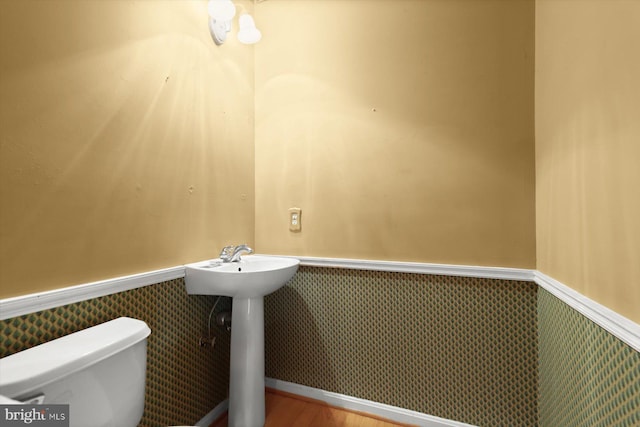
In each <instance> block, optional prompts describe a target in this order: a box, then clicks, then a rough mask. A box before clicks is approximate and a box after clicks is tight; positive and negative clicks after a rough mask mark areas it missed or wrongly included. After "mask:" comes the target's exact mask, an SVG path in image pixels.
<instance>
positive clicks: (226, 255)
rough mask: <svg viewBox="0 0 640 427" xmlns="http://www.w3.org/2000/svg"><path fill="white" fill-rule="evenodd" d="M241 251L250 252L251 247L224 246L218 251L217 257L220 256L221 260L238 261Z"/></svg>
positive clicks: (251, 250)
mask: <svg viewBox="0 0 640 427" xmlns="http://www.w3.org/2000/svg"><path fill="white" fill-rule="evenodd" d="M242 252H246V253H248V254H252V253H253V249H251V248H250V247H249V246H247V245H238V246H225V247H224V248H222V250H221V251H220V255H219V256H218V258H220V259H221V260H222V262H238V261H240V254H241V253H242Z"/></svg>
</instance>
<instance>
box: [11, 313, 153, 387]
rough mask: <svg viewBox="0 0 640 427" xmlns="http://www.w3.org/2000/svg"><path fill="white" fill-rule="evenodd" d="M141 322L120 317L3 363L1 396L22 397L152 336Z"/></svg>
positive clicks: (18, 355)
mask: <svg viewBox="0 0 640 427" xmlns="http://www.w3.org/2000/svg"><path fill="white" fill-rule="evenodd" d="M150 333H151V329H149V327H148V326H147V324H146V323H145V322H143V321H142V320H137V319H131V318H129V317H120V318H118V319H114V320H110V321H108V322H105V323H102V324H100V325H96V326H93V327H90V328H87V329H83V330H81V331H78V332H74V333H72V334H69V335H66V336H64V337H61V338H58V339H55V340H53V341H49V342H46V343H44V344H40V345H38V346H35V347H32V348H29V349H27V350H23V351H21V352H18V353H15V354H12V355H11V356H7V357H3V358H2V359H0V394H2V395H5V396H8V397H20V396H22V395H23V394H25V393H29V392H31V391H33V390H35V389H37V388H38V387H42V386H44V385H46V384H49V383H51V382H53V381H56V380H58V379H60V378H62V377H65V376H67V375H70V374H72V373H74V372H77V371H80V370H82V369H84V368H86V367H88V366H91V365H93V364H94V363H97V362H99V361H101V360H103V359H105V358H107V357H109V356H111V355H113V354H115V353H117V352H119V351H122V350H124V349H126V348H127V347H130V346H132V345H134V344H136V343H138V342H140V341H142V340H144V339H145V338H146V337H148V336H149V334H150Z"/></svg>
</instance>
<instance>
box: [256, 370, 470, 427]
mask: <svg viewBox="0 0 640 427" xmlns="http://www.w3.org/2000/svg"><path fill="white" fill-rule="evenodd" d="M265 386H267V387H270V388H273V389H276V390H280V391H284V392H287V393H292V394H297V395H299V396H303V397H307V398H310V399H315V400H319V401H322V402H325V403H326V404H328V405H331V406H335V407H338V408H342V409H348V410H350V411H358V412H364V413H366V414H371V415H375V416H378V417H381V418H385V419H388V420H391V421H395V422H398V423H403V424H413V425H418V426H423V427H473V426H472V425H471V424H465V423H462V422H459V421H453V420H447V419H445V418H439V417H435V416H433V415H428V414H423V413H421V412H416V411H411V410H408V409H404V408H398V407H396V406H391V405H386V404H384V403H378V402H373V401H371V400H366V399H359V398H357V397H351V396H346V395H344V394H339V393H333V392H330V391H325V390H321V389H318V388H313V387H307V386H304V385H300V384H295V383H290V382H288V381H281V380H277V379H274V378H265Z"/></svg>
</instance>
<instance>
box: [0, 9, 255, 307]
mask: <svg viewBox="0 0 640 427" xmlns="http://www.w3.org/2000/svg"><path fill="white" fill-rule="evenodd" d="M244 5H245V7H248V8H252V7H253V6H252V2H244ZM234 39H235V38H234ZM252 49H253V48H252V47H248V46H243V45H240V44H239V43H238V42H237V41H235V40H231V41H230V42H229V43H228V44H226V45H225V46H224V47H223V48H218V47H216V46H215V45H214V43H213V42H212V40H211V37H210V35H209V30H208V27H207V10H206V2H204V1H187V0H184V1H171V0H165V1H163V0H147V1H140V2H130V1H88V0H86V1H61V0H56V1H53V0H52V1H41V2H33V1H23V0H11V1H6V0H5V1H2V2H0V52H1V55H0V204H1V207H0V297H8V296H13V295H18V294H24V293H29V292H34V291H40V290H45V289H52V288H57V287H61V286H69V285H74V284H77V283H84V282H87V281H92V280H97V279H102V278H112V277H115V276H119V275H124V274H130V273H136V272H143V271H149V270H153V269H157V268H161V267H169V266H174V265H179V264H181V263H184V262H187V261H195V260H197V259H205V258H209V257H211V256H215V255H217V252H218V251H219V248H220V247H222V246H223V245H224V244H227V243H230V242H242V241H246V242H248V243H253V235H254V233H253V226H254V219H253V214H254V206H253V203H254V202H253V200H254V185H253V177H254V173H253V161H254V151H253V140H254V138H253V129H254V126H253V120H254V118H253V96H254V87H253V85H254V82H253V51H252Z"/></svg>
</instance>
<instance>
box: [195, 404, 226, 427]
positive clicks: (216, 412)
mask: <svg viewBox="0 0 640 427" xmlns="http://www.w3.org/2000/svg"><path fill="white" fill-rule="evenodd" d="M228 410H229V399H225V400H223V401H222V402H220V403H218V405H217V406H216V407H215V408H213V409H212V410H211V412H209V413H208V414H207V415H205V416H204V417H203V418H202V419H201V420H200V421H198V422H197V423H196V426H198V427H209V426H210V425H211V423H213V422H214V421H215V420H217V419H218V418H220V417H221V416H222V415H224V413H225V412H227V411H228Z"/></svg>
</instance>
